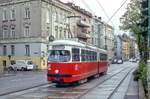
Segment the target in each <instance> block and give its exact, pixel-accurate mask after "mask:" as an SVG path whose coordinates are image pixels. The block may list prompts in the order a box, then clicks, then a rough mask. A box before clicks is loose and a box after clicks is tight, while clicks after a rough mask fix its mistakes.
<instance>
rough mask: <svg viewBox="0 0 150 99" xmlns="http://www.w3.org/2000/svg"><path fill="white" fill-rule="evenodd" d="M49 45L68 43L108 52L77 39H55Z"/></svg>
mask: <svg viewBox="0 0 150 99" xmlns="http://www.w3.org/2000/svg"><path fill="white" fill-rule="evenodd" d="M49 45H68V46H78V47H83V48H88V49H93V50H98V51H101V52H104V53H106V50H104V49H100V48H97V47H95V46H91V45H86V44H83V43H80V42H77V41H71V40H55V41H53V42H51V43H50V44H49Z"/></svg>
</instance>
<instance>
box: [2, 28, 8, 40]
mask: <svg viewBox="0 0 150 99" xmlns="http://www.w3.org/2000/svg"><path fill="white" fill-rule="evenodd" d="M7 37H8V28H7V27H3V38H7Z"/></svg>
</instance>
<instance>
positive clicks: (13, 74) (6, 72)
mask: <svg viewBox="0 0 150 99" xmlns="http://www.w3.org/2000/svg"><path fill="white" fill-rule="evenodd" d="M15 75H16V73H14V72H9V73H8V71H4V72H3V73H0V78H1V77H8V76H15Z"/></svg>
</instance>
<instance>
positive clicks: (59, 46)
mask: <svg viewBox="0 0 150 99" xmlns="http://www.w3.org/2000/svg"><path fill="white" fill-rule="evenodd" d="M52 49H55V50H64V49H65V46H64V45H54V46H52Z"/></svg>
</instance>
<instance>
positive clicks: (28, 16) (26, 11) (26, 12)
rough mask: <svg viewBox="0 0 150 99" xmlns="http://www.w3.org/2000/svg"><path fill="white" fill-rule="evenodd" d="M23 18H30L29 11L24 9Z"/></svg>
mask: <svg viewBox="0 0 150 99" xmlns="http://www.w3.org/2000/svg"><path fill="white" fill-rule="evenodd" d="M25 18H30V9H29V8H25Z"/></svg>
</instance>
